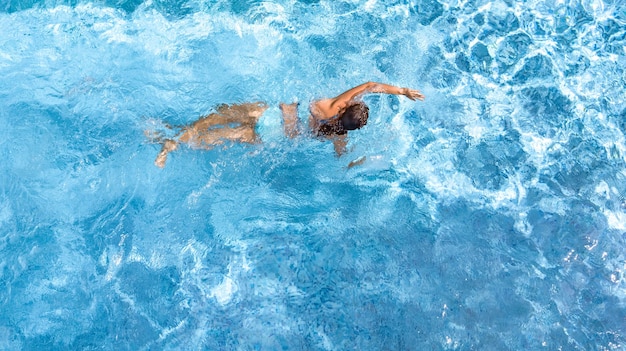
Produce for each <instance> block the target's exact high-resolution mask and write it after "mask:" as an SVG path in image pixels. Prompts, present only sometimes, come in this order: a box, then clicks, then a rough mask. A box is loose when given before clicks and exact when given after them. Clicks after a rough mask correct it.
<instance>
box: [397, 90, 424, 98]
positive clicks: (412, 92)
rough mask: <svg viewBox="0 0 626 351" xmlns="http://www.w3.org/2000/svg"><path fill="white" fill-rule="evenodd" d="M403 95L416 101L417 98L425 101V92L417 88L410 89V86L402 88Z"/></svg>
mask: <svg viewBox="0 0 626 351" xmlns="http://www.w3.org/2000/svg"><path fill="white" fill-rule="evenodd" d="M402 95H404V96H406V97H408V98H409V99H411V100H413V101H415V100H419V101H424V98H425V96H424V94H422V93H421V92H420V91H419V90H415V89H409V88H402Z"/></svg>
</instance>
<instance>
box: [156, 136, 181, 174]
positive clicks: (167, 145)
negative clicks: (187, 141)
mask: <svg viewBox="0 0 626 351" xmlns="http://www.w3.org/2000/svg"><path fill="white" fill-rule="evenodd" d="M176 148H178V143H177V142H175V141H174V140H172V139H167V140H165V142H164V143H163V147H162V148H161V152H159V154H158V155H157V158H156V160H154V164H155V165H156V166H157V167H159V168H163V167H165V161H167V154H168V153H169V152H171V151H174V150H176Z"/></svg>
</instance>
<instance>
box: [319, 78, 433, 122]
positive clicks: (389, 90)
mask: <svg viewBox="0 0 626 351" xmlns="http://www.w3.org/2000/svg"><path fill="white" fill-rule="evenodd" d="M372 93H383V94H390V95H404V96H406V97H408V98H409V99H411V100H420V101H423V100H424V95H423V94H422V93H421V92H420V91H419V90H415V89H409V88H401V87H397V86H393V85H389V84H384V83H376V82H367V83H363V84H361V85H357V86H356V87H354V88H352V89H349V90H347V91H345V92H343V93H341V94H339V95H338V96H336V97H335V98H332V99H330V101H329V103H328V105H326V106H328V111H329V114H330V115H335V114H337V113H338V112H339V111H340V110H342V109H345V108H346V107H348V106H349V105H350V104H351V103H352V101H353V100H355V99H356V98H358V97H359V96H361V95H365V94H372ZM320 107H321V108H322V109H326V108H324V106H320Z"/></svg>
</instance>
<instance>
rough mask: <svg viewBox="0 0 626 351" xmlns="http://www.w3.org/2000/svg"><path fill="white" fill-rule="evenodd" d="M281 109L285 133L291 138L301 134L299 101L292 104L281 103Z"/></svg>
mask: <svg viewBox="0 0 626 351" xmlns="http://www.w3.org/2000/svg"><path fill="white" fill-rule="evenodd" d="M280 111H281V112H282V114H283V131H284V132H285V135H286V136H287V137H289V138H291V139H293V138H295V137H296V136H298V134H300V127H299V123H298V103H297V102H294V103H292V104H286V103H281V104H280Z"/></svg>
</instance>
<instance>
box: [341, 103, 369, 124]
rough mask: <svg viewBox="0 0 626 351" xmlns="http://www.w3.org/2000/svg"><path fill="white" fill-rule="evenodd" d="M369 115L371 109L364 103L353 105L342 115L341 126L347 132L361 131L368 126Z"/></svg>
mask: <svg viewBox="0 0 626 351" xmlns="http://www.w3.org/2000/svg"><path fill="white" fill-rule="evenodd" d="M369 113H370V109H369V107H367V105H366V104H364V103H363V102H357V103H355V104H352V105H350V106H348V108H347V109H346V111H345V112H344V113H343V115H341V125H342V126H343V128H344V129H345V130H355V129H360V128H361V127H363V126H364V125H366V124H367V119H368V118H369Z"/></svg>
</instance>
